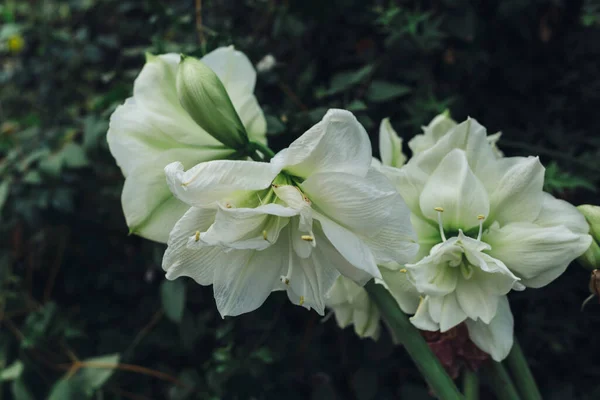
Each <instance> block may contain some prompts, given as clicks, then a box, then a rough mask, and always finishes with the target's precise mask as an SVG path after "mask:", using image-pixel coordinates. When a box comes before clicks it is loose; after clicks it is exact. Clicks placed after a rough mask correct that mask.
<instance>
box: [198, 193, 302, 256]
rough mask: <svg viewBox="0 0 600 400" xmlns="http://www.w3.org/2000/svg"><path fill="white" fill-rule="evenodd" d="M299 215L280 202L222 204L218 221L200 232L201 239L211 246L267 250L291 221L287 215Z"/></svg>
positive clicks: (216, 217)
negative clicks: (246, 205) (238, 205)
mask: <svg viewBox="0 0 600 400" xmlns="http://www.w3.org/2000/svg"><path fill="white" fill-rule="evenodd" d="M296 214H297V212H296V211H295V210H292V209H290V208H287V207H283V206H281V205H279V204H265V205H262V206H259V207H256V208H226V207H222V206H221V207H219V210H218V211H217V214H216V216H215V222H214V223H213V224H212V225H211V226H210V228H208V230H207V231H206V232H202V233H201V234H200V240H202V242H204V243H206V244H207V245H210V246H221V247H226V248H231V249H240V250H241V249H255V250H264V249H265V248H267V247H269V246H271V244H273V243H276V242H277V239H278V237H279V233H280V232H281V230H282V229H283V228H284V227H285V226H286V225H287V224H288V222H289V218H286V217H291V216H294V215H296ZM281 217H283V218H281Z"/></svg>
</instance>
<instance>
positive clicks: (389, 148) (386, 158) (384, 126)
mask: <svg viewBox="0 0 600 400" xmlns="http://www.w3.org/2000/svg"><path fill="white" fill-rule="evenodd" d="M379 154H380V155H381V162H382V163H383V164H384V165H389V166H392V167H401V166H402V165H404V163H405V162H406V156H405V155H404V153H403V152H402V138H400V137H399V136H398V134H397V133H396V131H395V130H394V128H393V127H392V124H391V123H390V119H389V118H385V119H383V120H382V121H381V124H380V125H379Z"/></svg>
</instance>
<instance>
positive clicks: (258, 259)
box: [213, 230, 289, 317]
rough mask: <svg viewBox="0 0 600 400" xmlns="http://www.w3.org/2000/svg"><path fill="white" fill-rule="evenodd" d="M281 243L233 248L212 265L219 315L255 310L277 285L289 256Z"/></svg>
mask: <svg viewBox="0 0 600 400" xmlns="http://www.w3.org/2000/svg"><path fill="white" fill-rule="evenodd" d="M284 231H285V230H284ZM284 243H285V241H284ZM284 243H281V244H279V245H277V246H270V247H268V248H267V249H265V250H262V251H258V250H232V251H230V252H227V253H223V254H225V256H224V257H223V261H224V262H223V263H222V264H221V265H216V266H215V268H214V270H215V276H214V284H213V285H214V286H213V288H214V294H215V301H216V302H217V309H218V310H219V313H220V314H221V316H223V317H224V316H226V315H232V316H235V315H240V314H244V313H247V312H250V311H254V310H256V309H257V308H258V307H260V306H261V305H262V303H264V301H265V300H266V299H267V297H268V296H269V294H270V293H271V292H272V291H273V290H275V289H276V288H278V287H279V285H280V284H281V283H280V280H279V279H280V277H281V275H282V270H283V266H285V265H286V263H287V260H288V257H289V256H288V254H289V250H288V248H287V246H284V245H283V244H284Z"/></svg>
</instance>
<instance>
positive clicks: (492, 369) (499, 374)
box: [485, 361, 521, 400]
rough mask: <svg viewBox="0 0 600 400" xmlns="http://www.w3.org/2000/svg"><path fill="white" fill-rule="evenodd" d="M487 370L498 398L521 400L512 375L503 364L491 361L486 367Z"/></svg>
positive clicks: (500, 399)
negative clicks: (511, 377)
mask: <svg viewBox="0 0 600 400" xmlns="http://www.w3.org/2000/svg"><path fill="white" fill-rule="evenodd" d="M485 371H486V375H487V376H488V378H489V383H490V385H491V386H492V389H493V391H494V393H495V394H496V397H497V398H498V400H521V397H519V393H518V392H517V389H516V388H515V385H513V382H512V379H510V375H508V372H506V369H504V366H503V365H502V364H500V363H499V362H496V361H491V362H490V363H489V364H488V365H487V366H486V367H485Z"/></svg>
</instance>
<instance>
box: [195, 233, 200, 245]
mask: <svg viewBox="0 0 600 400" xmlns="http://www.w3.org/2000/svg"><path fill="white" fill-rule="evenodd" d="M195 239H196V242H197V241H198V240H200V231H196V236H195Z"/></svg>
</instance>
